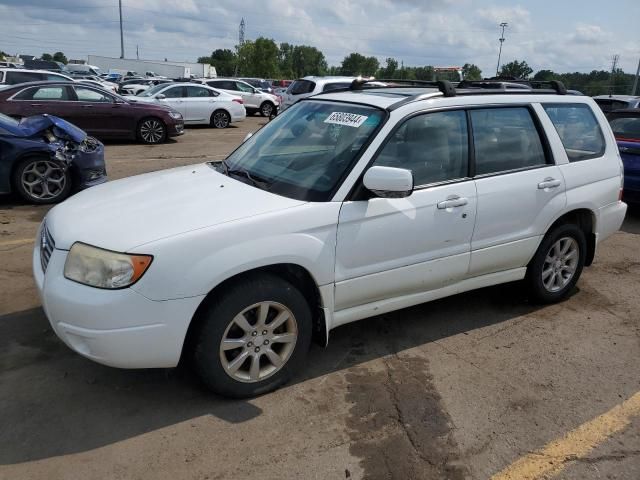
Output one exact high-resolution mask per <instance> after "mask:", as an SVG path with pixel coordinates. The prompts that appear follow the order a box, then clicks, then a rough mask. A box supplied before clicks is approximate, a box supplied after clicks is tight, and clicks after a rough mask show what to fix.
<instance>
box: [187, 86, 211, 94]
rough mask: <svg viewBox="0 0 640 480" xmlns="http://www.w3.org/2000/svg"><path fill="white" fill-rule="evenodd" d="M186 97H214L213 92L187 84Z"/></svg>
mask: <svg viewBox="0 0 640 480" xmlns="http://www.w3.org/2000/svg"><path fill="white" fill-rule="evenodd" d="M186 88H187V97H215V96H216V95H215V93H214V92H212V91H211V90H207V89H206V88H202V87H192V86H188V87H186Z"/></svg>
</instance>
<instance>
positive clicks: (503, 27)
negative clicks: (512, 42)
mask: <svg viewBox="0 0 640 480" xmlns="http://www.w3.org/2000/svg"><path fill="white" fill-rule="evenodd" d="M500 26H501V27H502V35H500V38H499V39H498V40H500V50H499V51H498V66H497V67H496V77H497V76H498V75H499V73H498V71H499V70H500V57H501V56H502V44H503V43H504V29H505V28H507V27H508V26H509V24H508V23H507V22H502V23H501V24H500Z"/></svg>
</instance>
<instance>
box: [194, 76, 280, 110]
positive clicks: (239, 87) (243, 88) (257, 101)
mask: <svg viewBox="0 0 640 480" xmlns="http://www.w3.org/2000/svg"><path fill="white" fill-rule="evenodd" d="M194 81H195V82H198V83H204V84H205V85H209V86H210V87H213V88H215V89H216V90H222V91H223V92H227V93H230V94H231V95H240V96H241V97H242V101H243V102H244V108H246V110H247V113H248V114H254V113H257V112H260V115H262V116H263V117H271V116H272V115H273V114H275V113H276V112H277V111H278V107H279V105H280V99H279V98H278V97H276V96H275V95H273V94H271V93H267V92H263V91H261V90H258V89H257V88H255V87H252V86H251V85H249V84H248V83H247V82H243V81H242V80H238V79H235V78H214V79H206V78H203V79H198V80H194Z"/></svg>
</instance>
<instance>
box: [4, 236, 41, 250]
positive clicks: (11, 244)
mask: <svg viewBox="0 0 640 480" xmlns="http://www.w3.org/2000/svg"><path fill="white" fill-rule="evenodd" d="M30 243H33V238H21V239H19V240H7V241H5V242H0V248H1V247H15V246H16V245H29V244H30Z"/></svg>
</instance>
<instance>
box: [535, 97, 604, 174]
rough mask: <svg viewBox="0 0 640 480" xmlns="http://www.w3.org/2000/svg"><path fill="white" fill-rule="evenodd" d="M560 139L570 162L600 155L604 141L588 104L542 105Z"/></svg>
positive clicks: (602, 151)
mask: <svg viewBox="0 0 640 480" xmlns="http://www.w3.org/2000/svg"><path fill="white" fill-rule="evenodd" d="M542 106H543V107H544V110H545V112H547V115H549V118H550V119H551V122H553V126H554V127H556V131H557V132H558V135H559V136H560V140H562V144H563V145H564V149H565V151H566V152H567V157H569V161H570V162H577V161H580V160H588V159H590V158H596V157H601V156H602V155H603V154H604V149H605V142H604V136H603V135H602V130H601V129H600V125H599V124H598V121H597V120H596V117H595V116H594V115H593V112H592V111H591V108H590V107H589V105H585V104H582V103H576V104H572V103H555V104H554V103H547V104H543V105H542Z"/></svg>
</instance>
